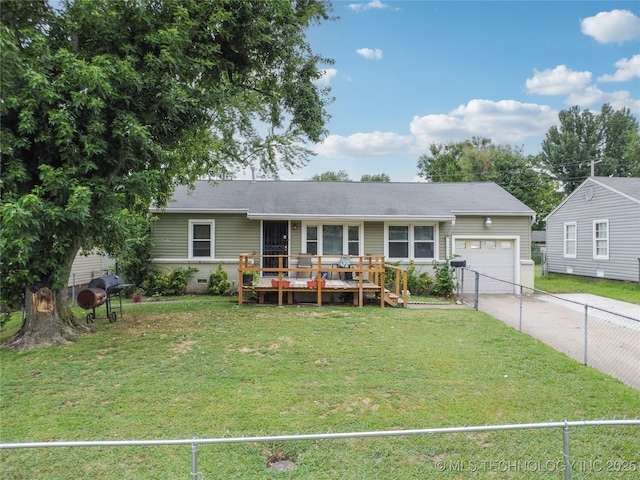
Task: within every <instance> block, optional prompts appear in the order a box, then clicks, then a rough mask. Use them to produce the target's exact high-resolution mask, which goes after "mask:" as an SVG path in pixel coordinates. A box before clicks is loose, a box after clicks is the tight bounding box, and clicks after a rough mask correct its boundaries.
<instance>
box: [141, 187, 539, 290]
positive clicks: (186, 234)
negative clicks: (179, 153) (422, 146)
mask: <svg viewBox="0 0 640 480" xmlns="http://www.w3.org/2000/svg"><path fill="white" fill-rule="evenodd" d="M153 211H154V213H155V214H157V216H158V219H157V221H155V222H153V225H152V232H151V235H152V240H153V249H152V259H151V260H152V262H153V263H154V264H156V265H158V266H159V267H161V268H162V269H166V270H169V269H171V268H176V267H182V268H187V267H195V268H197V269H198V272H197V273H196V274H195V276H194V277H193V278H192V279H191V280H190V283H189V286H188V291H189V292H198V291H204V290H205V289H206V286H207V279H208V278H209V275H210V273H211V272H212V271H213V270H215V269H216V268H217V266H218V265H219V264H222V265H223V268H225V270H226V271H227V272H228V273H229V278H230V280H232V281H237V277H238V260H239V255H240V254H243V253H248V252H255V253H259V254H261V255H287V254H298V253H309V254H312V255H319V256H322V255H369V254H371V255H383V256H384V257H385V258H386V260H387V261H389V262H394V263H398V264H399V265H401V266H405V267H406V266H409V264H410V262H414V264H415V265H416V267H417V268H418V269H419V270H421V271H431V273H432V269H433V262H434V261H436V262H445V261H447V260H448V259H449V258H451V257H452V256H453V255H454V254H455V255H459V256H460V257H462V258H463V259H465V260H466V261H467V266H469V267H471V268H473V269H475V270H477V271H480V272H481V273H486V274H487V275H490V276H492V277H495V278H499V279H501V280H505V282H498V281H492V280H490V279H487V280H486V281H482V282H481V286H480V288H481V291H483V292H505V293H506V292H509V293H513V292H514V291H515V287H514V286H513V283H518V284H519V283H521V284H524V285H525V286H529V287H533V282H534V274H533V272H534V266H533V261H532V260H531V224H532V223H533V220H534V217H535V212H534V211H533V210H531V209H530V208H529V207H527V206H526V205H525V204H523V203H522V202H520V201H519V200H518V199H517V198H515V197H514V196H513V195H511V194H509V193H508V192H507V191H506V190H504V189H503V188H501V187H500V186H498V185H496V184H495V183H492V182H471V183H381V182H304V181H242V180H231V181H220V182H217V183H216V184H211V183H209V182H207V181H198V182H196V183H195V189H194V190H193V191H190V190H189V189H188V188H186V187H181V188H178V189H177V190H176V192H175V194H174V195H173V199H172V200H171V202H169V204H168V205H167V208H165V209H162V210H157V209H156V210H153ZM268 260H269V259H268V258H267V259H265V261H268ZM263 267H270V265H263ZM506 282H509V283H506Z"/></svg>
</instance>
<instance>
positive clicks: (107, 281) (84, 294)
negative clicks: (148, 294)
mask: <svg viewBox="0 0 640 480" xmlns="http://www.w3.org/2000/svg"><path fill="white" fill-rule="evenodd" d="M129 286H131V284H128V283H124V280H122V278H120V277H119V276H118V275H105V276H104V277H100V278H94V279H93V280H91V281H90V282H89V284H88V285H87V288H84V289H82V290H80V291H79V292H78V305H80V306H81V307H82V308H84V309H85V310H89V309H91V310H92V312H91V313H88V314H87V318H86V320H87V323H92V322H93V321H94V320H95V319H96V307H99V306H100V305H102V304H103V303H104V304H106V308H107V320H109V323H114V322H115V321H116V320H117V319H118V315H117V314H116V312H115V311H114V310H113V307H112V305H111V301H112V300H111V298H112V296H114V295H117V296H118V300H119V302H120V316H122V290H124V289H125V288H126V287H129Z"/></svg>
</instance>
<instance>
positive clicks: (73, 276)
mask: <svg viewBox="0 0 640 480" xmlns="http://www.w3.org/2000/svg"><path fill="white" fill-rule="evenodd" d="M75 302H76V274H75V272H74V273H72V274H71V306H72V307H73V306H75Z"/></svg>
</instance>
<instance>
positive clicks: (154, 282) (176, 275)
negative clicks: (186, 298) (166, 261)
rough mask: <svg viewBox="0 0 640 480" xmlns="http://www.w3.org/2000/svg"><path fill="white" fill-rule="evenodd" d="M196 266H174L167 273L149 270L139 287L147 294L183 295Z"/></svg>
mask: <svg viewBox="0 0 640 480" xmlns="http://www.w3.org/2000/svg"><path fill="white" fill-rule="evenodd" d="M197 271H198V269H197V268H191V267H190V268H174V269H173V270H171V271H170V272H168V273H162V272H151V273H149V275H147V278H146V279H145V280H144V281H143V282H142V285H141V288H142V290H143V291H144V293H145V294H147V295H153V296H161V297H163V296H169V295H184V293H185V291H186V290H187V281H188V279H189V277H191V276H192V275H193V274H194V273H195V272H197Z"/></svg>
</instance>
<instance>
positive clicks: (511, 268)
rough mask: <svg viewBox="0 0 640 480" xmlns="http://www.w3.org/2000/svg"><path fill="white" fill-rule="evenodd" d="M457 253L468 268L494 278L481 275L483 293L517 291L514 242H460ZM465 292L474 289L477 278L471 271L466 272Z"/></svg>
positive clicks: (466, 240)
mask: <svg viewBox="0 0 640 480" xmlns="http://www.w3.org/2000/svg"><path fill="white" fill-rule="evenodd" d="M454 253H455V254H456V255H459V256H460V258H461V259H462V260H466V261H467V268H470V269H471V270H475V271H477V272H480V273H482V274H484V275H487V276H488V277H492V278H488V277H485V276H482V275H481V276H480V287H479V291H480V293H513V292H514V286H513V285H512V284H513V283H515V273H516V263H515V257H516V255H515V253H516V252H515V242H514V241H513V240H501V239H464V240H462V239H457V240H456V241H455V252H454ZM495 279H497V280H495ZM501 280H504V281H501ZM506 282H510V283H506ZM464 289H465V292H470V291H472V290H470V289H475V284H474V276H473V274H470V272H465V285H464Z"/></svg>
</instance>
